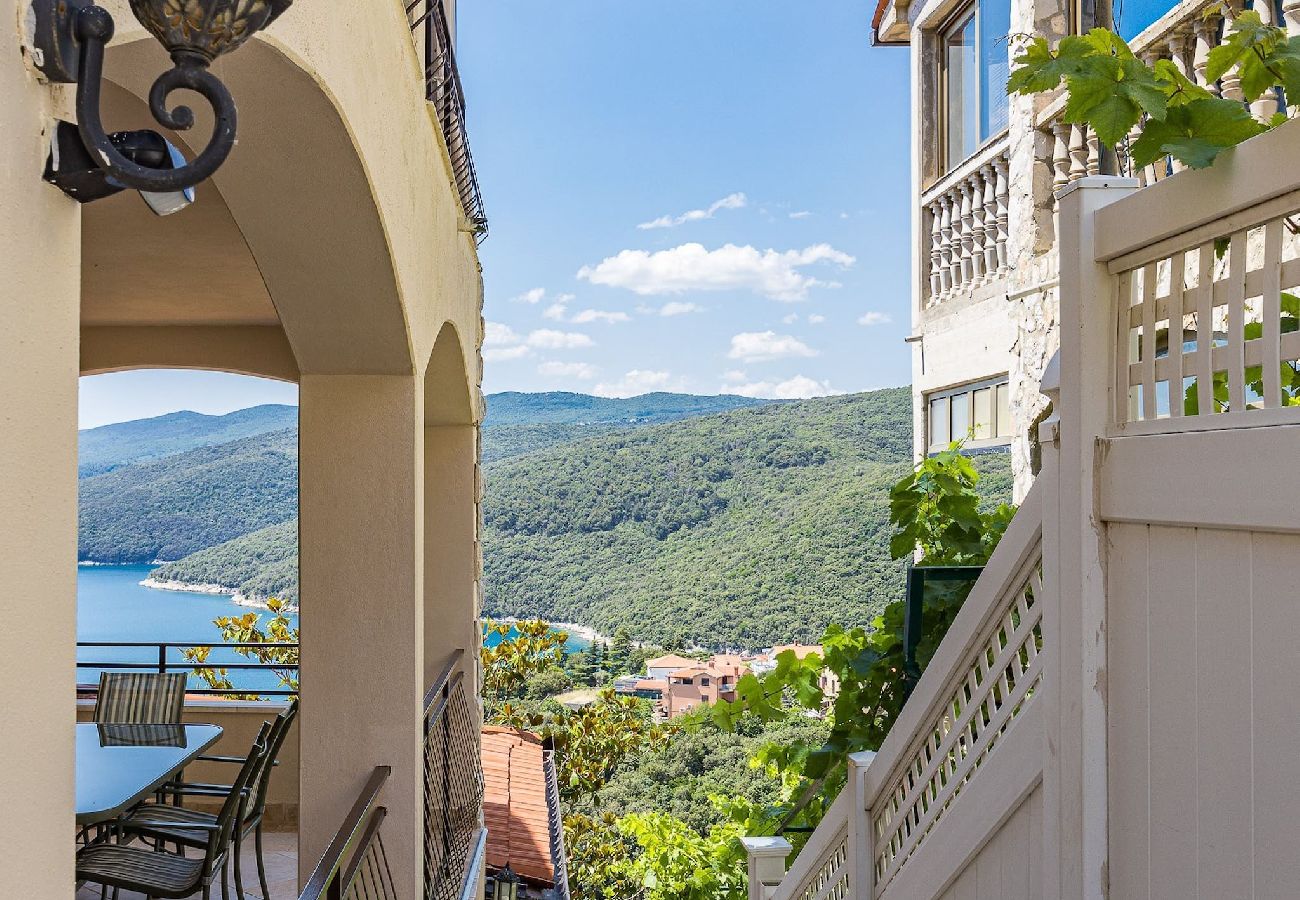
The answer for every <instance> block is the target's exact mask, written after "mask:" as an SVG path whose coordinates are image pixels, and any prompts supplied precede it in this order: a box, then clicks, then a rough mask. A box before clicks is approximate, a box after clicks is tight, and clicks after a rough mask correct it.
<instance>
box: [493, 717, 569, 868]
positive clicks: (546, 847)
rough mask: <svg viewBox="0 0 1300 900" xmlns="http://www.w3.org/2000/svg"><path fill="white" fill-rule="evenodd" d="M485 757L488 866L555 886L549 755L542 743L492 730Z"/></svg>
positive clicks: (530, 736)
mask: <svg viewBox="0 0 1300 900" xmlns="http://www.w3.org/2000/svg"><path fill="white" fill-rule="evenodd" d="M482 755H483V820H484V824H486V825H487V828H488V840H487V864H488V865H489V866H491V867H492V868H494V869H500V868H503V867H504V866H505V865H506V864H509V865H510V868H511V869H513V870H514V871H515V872H516V873H518V874H519V875H521V876H523V877H525V878H529V879H532V880H535V881H543V882H546V883H548V884H554V883H555V877H556V873H555V860H553V859H552V858H551V829H550V822H551V810H550V806H549V803H548V797H547V790H546V769H545V765H546V751H545V749H543V747H542V740H541V738H540V737H538V736H537V735H535V734H531V733H529V732H526V731H515V730H514V729H510V728H500V727H496V726H486V727H484V728H483V749H482ZM558 813H559V811H558V810H557V811H556V814H557V816H558Z"/></svg>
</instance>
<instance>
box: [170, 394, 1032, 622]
mask: <svg viewBox="0 0 1300 900" xmlns="http://www.w3.org/2000/svg"><path fill="white" fill-rule="evenodd" d="M911 421H912V420H911V399H910V394H909V392H908V391H907V390H906V389H903V388H899V389H892V390H886V391H876V392H872V393H867V394H857V395H851V396H844V397H828V398H823V399H817V400H805V401H798V402H791V403H782V404H771V405H764V406H759V407H755V408H751V409H739V410H735V411H732V412H727V413H721V414H717V415H711V416H705V417H696V418H689V419H685V420H682V421H677V422H672V423H668V424H662V425H653V426H647V427H641V428H636V429H635V430H620V431H618V432H616V433H611V434H603V435H598V436H595V437H586V438H584V439H580V440H576V441H571V442H569V443H565V444H563V445H562V446H557V447H551V448H549V449H534V450H533V451H532V452H529V453H527V454H526V455H520V456H514V457H509V458H498V459H497V460H496V461H495V462H491V463H489V464H487V465H486V466H485V475H486V479H485V480H486V496H485V500H484V520H485V529H484V535H483V540H484V560H485V568H486V573H485V574H486V584H485V612H486V613H488V614H491V615H521V616H522V615H540V616H543V617H546V618H550V619H553V620H556V621H576V622H581V623H583V624H587V625H591V626H594V627H596V628H597V629H599V630H600V631H602V632H604V633H612V631H613V630H614V629H615V628H617V627H618V626H620V625H623V626H626V627H627V628H629V629H630V630H631V632H632V633H633V635H634V637H637V638H640V639H643V640H651V641H657V642H666V641H669V640H672V639H674V638H679V639H681V640H684V641H692V642H698V643H701V644H705V645H708V646H740V647H760V646H767V645H771V644H772V643H776V642H785V641H791V640H796V639H798V640H805V641H807V640H813V639H815V638H817V637H819V636H820V634H821V631H822V629H823V628H824V626H825V625H826V624H827V623H828V622H831V621H836V622H841V623H844V624H861V623H865V622H866V621H867V620H868V619H869V618H870V617H871V616H872V615H873V614H874V613H875V612H876V611H877V610H878V609H879V608H880V607H881V606H882V605H883V604H884V603H885V602H887V601H888V600H890V599H893V598H895V597H897V596H898V595H899V593H900V592H901V590H902V578H903V574H902V567H901V566H900V565H899V564H898V563H895V562H892V561H891V560H890V559H889V554H888V538H889V526H888V491H889V487H890V486H891V485H892V484H893V483H894V482H895V481H896V480H897V479H898V478H899V477H900V476H901V475H902V474H903V473H904V472H905V471H906V470H907V467H908V465H909V464H910V463H909V460H910V455H911ZM497 427H498V428H500V427H502V426H497ZM977 464H978V466H979V468H980V469H981V471H982V472H984V473H985V481H984V490H985V491H986V493H987V495H988V496H990V497H996V498H999V499H1002V498H1005V497H1006V496H1007V495H1008V494H1009V493H1010V467H1009V461H1008V458H1007V456H1006V455H1005V454H993V455H988V456H982V457H979V458H978V460H977ZM293 537H294V523H292V522H284V523H282V524H280V525H276V526H273V527H270V528H266V529H263V530H261V531H258V532H255V533H253V534H248V535H244V536H241V537H239V538H237V539H235V540H232V541H230V542H228V543H225V544H222V545H219V546H216V547H212V548H211V549H208V550H205V551H203V552H200V553H196V554H194V555H193V556H190V557H188V558H186V559H183V560H181V561H180V562H178V563H175V564H173V565H170V566H165V567H163V568H162V569H160V570H158V572H157V573H156V575H155V577H158V578H165V579H175V580H180V581H186V582H191V583H219V584H225V585H229V586H231V587H236V588H239V589H240V590H241V591H242V592H243V593H246V594H255V595H263V596H265V595H266V594H269V593H274V594H276V595H278V596H283V597H294V596H296V593H297V585H296V577H295V574H294V541H293ZM308 606H310V600H308Z"/></svg>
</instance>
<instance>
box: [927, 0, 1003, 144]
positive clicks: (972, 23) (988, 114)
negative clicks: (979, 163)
mask: <svg viewBox="0 0 1300 900" xmlns="http://www.w3.org/2000/svg"><path fill="white" fill-rule="evenodd" d="M1010 31H1011V0H978V2H976V3H973V4H971V5H970V6H967V7H965V8H964V9H963V10H962V11H961V12H959V13H958V14H957V15H956V16H955V17H954V18H953V19H952V20H951V23H950V24H949V25H948V26H947V27H945V28H944V29H943V30H942V31H941V32H940V35H939V39H940V45H941V49H940V54H939V56H940V69H941V71H940V78H939V84H940V91H941V94H942V98H941V103H940V118H941V120H942V126H941V128H942V133H943V144H944V152H943V158H944V164H945V167H946V169H947V170H952V169H955V168H956V167H957V166H959V165H960V164H961V163H962V161H963V160H965V159H967V158H969V157H970V156H971V155H972V154H974V153H975V151H976V150H978V149H979V148H980V146H981V145H983V144H984V142H985V141H987V140H988V139H989V138H991V137H993V136H994V135H997V134H1000V133H1001V132H1002V131H1003V130H1004V129H1005V128H1006V127H1007V92H1006V86H1007V77H1008V75H1009V74H1010V72H1011V63H1010V59H1011V55H1010V54H1011V51H1010V47H1009V44H1008V40H1007V34H1008V33H1009V32H1010Z"/></svg>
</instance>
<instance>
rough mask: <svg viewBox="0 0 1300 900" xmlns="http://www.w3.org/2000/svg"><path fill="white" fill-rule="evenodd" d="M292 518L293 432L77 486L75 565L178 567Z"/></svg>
mask: <svg viewBox="0 0 1300 900" xmlns="http://www.w3.org/2000/svg"><path fill="white" fill-rule="evenodd" d="M297 514H298V434H297V430H296V429H293V428H286V429H283V430H281V431H274V432H269V433H266V434H258V435H254V436H253V437H246V438H242V439H240V440H238V441H231V442H229V443H225V444H216V445H214V446H210V447H200V448H198V449H196V450H189V451H186V452H185V453H178V454H174V455H172V456H168V457H164V458H163V459H159V460H154V461H151V462H141V463H133V464H131V465H125V466H120V467H118V468H116V469H113V470H112V471H109V472H105V473H104V474H102V475H93V476H91V477H89V478H83V479H81V484H80V505H79V509H78V515H77V520H78V529H79V530H78V548H77V558H78V559H80V560H90V561H94V562H106V563H129V562H137V563H138V562H151V561H153V560H158V559H163V560H171V559H180V558H181V557H183V556H186V555H188V554H190V553H194V552H195V551H197V550H202V549H204V548H206V547H212V546H214V545H216V544H220V543H222V542H224V541H228V540H230V539H231V538H235V537H238V536H240V535H244V534H248V533H249V532H250V531H255V530H257V529H259V528H264V527H266V526H267V525H272V524H275V523H277V522H284V521H286V520H288V519H292V518H294V517H295V516H296V515H297Z"/></svg>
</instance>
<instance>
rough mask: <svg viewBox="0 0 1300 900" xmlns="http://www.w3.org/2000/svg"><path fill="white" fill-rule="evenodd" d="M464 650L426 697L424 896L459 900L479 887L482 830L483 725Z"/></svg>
mask: <svg viewBox="0 0 1300 900" xmlns="http://www.w3.org/2000/svg"><path fill="white" fill-rule="evenodd" d="M464 659H465V651H464V650H457V651H456V652H455V653H454V654H452V658H451V660H450V661H449V662H448V663H447V665H446V667H445V668H444V669H443V670H442V673H441V674H440V675H439V676H438V678H437V679H436V680H435V681H434V683H433V686H432V687H430V688H429V692H428V693H427V694H425V697H424V897H425V900H455V898H458V897H463V896H466V893H465V892H466V890H467V888H470V889H472V887H473V885H472V884H471V882H474V883H477V880H478V875H477V869H478V868H479V867H481V865H482V858H483V848H484V844H485V841H486V832H485V831H484V829H483V821H482V819H483V816H482V810H483V766H482V762H481V760H480V758H479V741H478V724H477V720H476V717H475V716H474V714H473V709H472V707H471V705H470V698H469V696H468V695H467V692H466V690H465V672H464V668H463V666H462V663H463V661H464Z"/></svg>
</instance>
